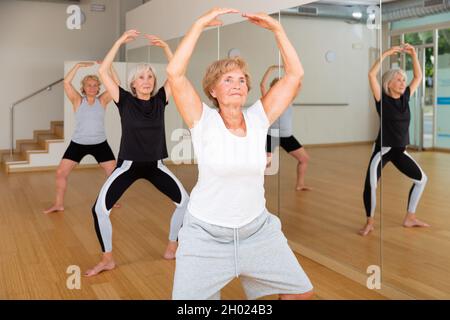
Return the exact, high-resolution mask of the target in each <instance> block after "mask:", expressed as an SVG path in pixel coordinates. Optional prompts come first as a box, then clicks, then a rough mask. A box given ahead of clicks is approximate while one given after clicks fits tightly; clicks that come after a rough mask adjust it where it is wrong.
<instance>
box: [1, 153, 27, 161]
mask: <svg viewBox="0 0 450 320" xmlns="http://www.w3.org/2000/svg"><path fill="white" fill-rule="evenodd" d="M26 160H27V159H26V157H25V156H24V155H23V154H21V153H13V155H12V158H11V156H10V154H9V153H8V154H3V155H2V163H6V162H10V161H26Z"/></svg>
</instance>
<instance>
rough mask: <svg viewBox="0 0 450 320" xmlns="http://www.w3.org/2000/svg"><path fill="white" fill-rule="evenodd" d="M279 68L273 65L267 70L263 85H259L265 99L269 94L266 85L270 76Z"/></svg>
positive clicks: (262, 81)
mask: <svg viewBox="0 0 450 320" xmlns="http://www.w3.org/2000/svg"><path fill="white" fill-rule="evenodd" d="M277 69H278V66H276V65H273V66H270V67H268V68H267V70H266V72H265V73H264V75H263V77H262V79H261V83H260V84H259V88H260V89H261V96H262V97H264V96H265V95H266V93H267V88H266V83H267V80H268V79H269V77H270V75H271V74H272V72H273V71H275V70H277Z"/></svg>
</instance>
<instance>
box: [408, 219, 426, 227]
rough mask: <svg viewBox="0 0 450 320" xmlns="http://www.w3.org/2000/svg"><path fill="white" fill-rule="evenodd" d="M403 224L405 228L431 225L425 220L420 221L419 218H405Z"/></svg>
mask: <svg viewBox="0 0 450 320" xmlns="http://www.w3.org/2000/svg"><path fill="white" fill-rule="evenodd" d="M403 226H404V227H405V228H414V227H417V228H428V227H431V226H430V225H429V224H428V223H425V222H423V221H420V220H419V219H405V221H403Z"/></svg>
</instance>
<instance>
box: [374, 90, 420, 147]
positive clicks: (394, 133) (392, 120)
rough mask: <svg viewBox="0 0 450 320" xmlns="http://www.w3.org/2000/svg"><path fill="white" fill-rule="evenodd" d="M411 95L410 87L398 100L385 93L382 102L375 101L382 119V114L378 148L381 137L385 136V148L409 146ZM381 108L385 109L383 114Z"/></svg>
mask: <svg viewBox="0 0 450 320" xmlns="http://www.w3.org/2000/svg"><path fill="white" fill-rule="evenodd" d="M382 91H383V90H382ZM410 94H411V91H410V88H409V86H408V87H407V88H406V90H405V92H404V93H403V95H402V96H401V97H400V98H398V99H394V98H392V97H390V96H388V95H387V94H386V93H384V91H383V93H382V98H381V101H376V100H375V104H376V107H377V112H378V115H380V118H381V114H382V119H381V126H382V130H381V127H380V131H379V132H378V137H377V140H376V144H377V146H381V135H383V147H406V146H407V145H408V144H409V122H410V120H411V112H410V110H409V97H410ZM381 108H383V112H381Z"/></svg>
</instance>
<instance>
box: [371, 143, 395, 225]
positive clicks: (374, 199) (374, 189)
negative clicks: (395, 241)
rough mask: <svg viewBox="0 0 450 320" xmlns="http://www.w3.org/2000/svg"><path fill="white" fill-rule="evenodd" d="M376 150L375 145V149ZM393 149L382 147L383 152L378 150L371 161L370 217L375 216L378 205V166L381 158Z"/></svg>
mask: <svg viewBox="0 0 450 320" xmlns="http://www.w3.org/2000/svg"><path fill="white" fill-rule="evenodd" d="M373 150H375V145H374V149H373ZM390 150H391V147H381V152H377V154H376V155H375V156H374V157H373V159H372V162H371V163H370V194H371V198H370V199H371V201H370V217H371V218H373V216H374V214H375V207H376V205H377V184H378V177H377V168H378V165H379V164H380V161H381V158H382V157H383V156H384V155H385V154H386V153H388V152H389V151H390Z"/></svg>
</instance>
